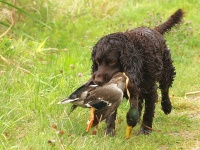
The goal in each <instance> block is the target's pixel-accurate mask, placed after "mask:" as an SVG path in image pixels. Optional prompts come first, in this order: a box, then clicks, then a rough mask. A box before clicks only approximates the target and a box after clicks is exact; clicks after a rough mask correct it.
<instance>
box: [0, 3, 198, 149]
mask: <svg viewBox="0 0 200 150" xmlns="http://www.w3.org/2000/svg"><path fill="white" fill-rule="evenodd" d="M178 8H182V9H183V10H184V11H185V17H184V22H183V23H182V24H181V25H180V26H179V27H177V28H174V29H172V31H170V32H169V33H168V34H166V35H165V37H166V40H167V44H168V45H169V47H170V48H171V53H172V58H173V60H174V64H175V67H176V72H177V75H176V79H175V81H174V84H173V87H172V88H171V90H170V96H171V100H172V103H173V107H174V108H173V111H172V112H171V114H169V115H167V116H166V115H164V114H163V112H162V111H161V106H160V100H158V103H157V108H156V113H155V118H154V125H153V129H154V131H153V132H152V133H151V134H150V135H148V136H143V135H141V136H137V135H136V134H137V132H138V131H139V124H138V125H137V126H136V127H135V128H134V129H133V133H132V135H131V138H130V139H128V140H127V139H125V129H126V119H125V115H126V112H127V110H128V108H129V106H128V103H127V101H126V100H124V101H123V102H122V104H121V105H120V107H119V109H118V117H117V121H116V132H117V134H116V136H115V137H109V136H108V137H106V136H104V128H105V124H104V123H103V122H102V123H101V124H100V125H99V126H98V129H97V128H94V129H93V131H91V133H88V134H85V129H86V122H87V120H88V118H89V109H82V108H78V109H77V110H76V111H74V112H73V113H72V114H71V115H70V116H69V115H68V112H69V110H70V107H71V105H57V102H59V101H60V100H62V99H63V98H65V97H66V96H68V95H69V94H70V93H71V92H72V91H73V90H75V89H76V88H77V87H79V86H80V85H81V84H83V83H84V82H86V81H87V80H88V79H89V78H90V75H91V67H90V66H91V60H90V54H91V49H92V46H93V45H94V44H95V42H97V41H98V39H99V38H100V37H102V36H103V35H106V34H109V33H112V32H117V31H125V30H130V29H132V28H135V27H138V26H149V27H154V26H156V25H157V24H159V23H161V22H162V21H165V20H166V19H167V18H168V17H169V16H170V15H171V14H172V13H173V12H175V11H176V10H177V9H178ZM199 8H200V1H199V0H192V1H189V0H188V1H186V0H174V1H164V0H153V1H149V0H102V1H100V0H91V1H84V0H74V1H70V0H67V1H63V0H62V1H59V0H55V1H51V0H34V1H29V2H27V1H25V0H21V1H15V0H14V1H11V0H7V1H4V0H0V149H5V150H8V149H20V150H27V149H30V150H38V149H44V150H46V149H67V150H75V149H84V150H86V149H101V150H102V149H108V150H112V149H113V150H114V149H123V150H129V149H135V150H137V149H138V150H140V149H149V150H155V149H159V150H168V149H187V150H188V149H191V150H197V149H199V148H200V131H199V126H200V98H199V93H198V91H199V90H200V70H199V66H200V42H199V40H200V32H199V28H200V17H199V16H198V13H199ZM192 92H196V93H192Z"/></svg>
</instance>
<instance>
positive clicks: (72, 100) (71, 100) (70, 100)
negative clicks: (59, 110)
mask: <svg viewBox="0 0 200 150" xmlns="http://www.w3.org/2000/svg"><path fill="white" fill-rule="evenodd" d="M78 99H79V98H75V99H68V98H67V99H64V100H62V101H60V102H58V104H67V103H71V102H74V101H77V100H78Z"/></svg>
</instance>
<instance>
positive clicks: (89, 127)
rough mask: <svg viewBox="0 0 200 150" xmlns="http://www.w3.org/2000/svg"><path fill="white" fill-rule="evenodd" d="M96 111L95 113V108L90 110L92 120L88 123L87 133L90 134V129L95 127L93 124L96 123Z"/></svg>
mask: <svg viewBox="0 0 200 150" xmlns="http://www.w3.org/2000/svg"><path fill="white" fill-rule="evenodd" d="M94 111H95V109H94V108H91V109H90V120H89V122H88V125H87V129H86V132H90V129H91V127H92V125H93V122H94Z"/></svg>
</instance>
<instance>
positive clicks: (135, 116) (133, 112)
mask: <svg viewBox="0 0 200 150" xmlns="http://www.w3.org/2000/svg"><path fill="white" fill-rule="evenodd" d="M126 121H127V124H128V125H129V126H132V127H134V126H135V125H136V124H137V123H138V121H139V113H138V110H137V109H134V108H130V109H129V111H128V113H127V115H126Z"/></svg>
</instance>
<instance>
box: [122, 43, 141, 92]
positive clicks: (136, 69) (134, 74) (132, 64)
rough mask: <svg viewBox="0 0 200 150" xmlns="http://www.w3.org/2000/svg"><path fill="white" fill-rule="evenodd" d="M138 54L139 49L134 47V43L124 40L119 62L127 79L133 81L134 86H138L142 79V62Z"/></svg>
mask: <svg viewBox="0 0 200 150" xmlns="http://www.w3.org/2000/svg"><path fill="white" fill-rule="evenodd" d="M140 55H141V54H140V51H138V50H137V49H135V47H134V45H132V44H131V43H130V42H129V41H126V42H125V44H124V49H123V50H121V56H120V63H121V65H122V68H123V71H124V72H125V73H126V75H127V76H128V78H129V80H130V81H132V82H134V83H135V85H136V88H139V87H138V86H139V84H140V82H141V80H142V73H141V70H142V64H143V62H142V59H141V56H140Z"/></svg>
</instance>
